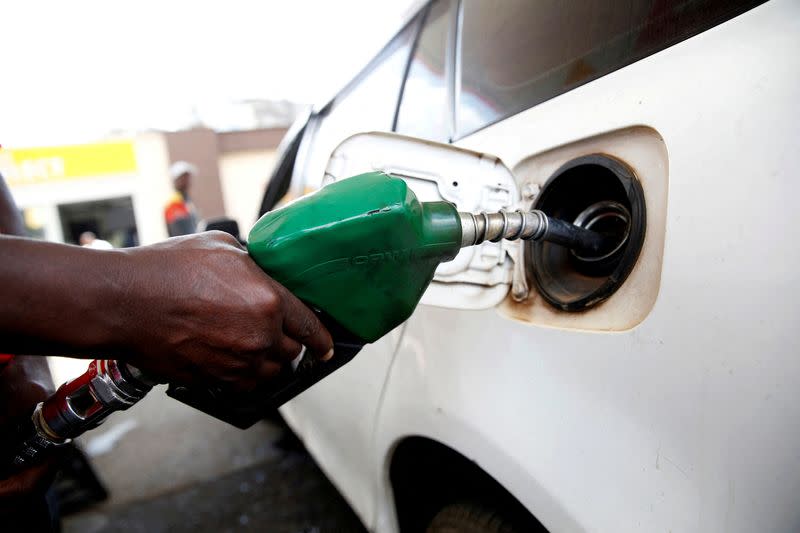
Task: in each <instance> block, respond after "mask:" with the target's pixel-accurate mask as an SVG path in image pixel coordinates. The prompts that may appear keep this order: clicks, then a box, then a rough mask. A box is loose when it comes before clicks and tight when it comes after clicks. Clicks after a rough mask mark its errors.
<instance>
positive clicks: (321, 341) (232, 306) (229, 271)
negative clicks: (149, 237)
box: [116, 232, 333, 390]
mask: <svg viewBox="0 0 800 533" xmlns="http://www.w3.org/2000/svg"><path fill="white" fill-rule="evenodd" d="M123 253H124V254H125V255H126V262H127V271H128V272H129V275H130V277H129V279H127V280H126V284H127V286H128V289H127V305H126V307H127V310H128V313H127V315H126V316H125V317H123V319H124V320H123V322H122V323H120V324H117V325H116V327H117V328H119V335H118V337H117V339H116V343H118V345H119V347H120V349H121V350H122V351H123V352H125V353H126V354H127V357H125V359H126V360H127V361H128V362H130V363H131V364H133V365H134V366H136V367H138V368H139V369H141V370H143V371H145V372H147V373H149V374H151V375H153V376H155V377H157V378H160V379H161V380H169V381H176V382H181V383H187V384H188V383H206V384H215V383H219V382H226V383H231V384H233V385H235V386H237V387H239V388H241V389H245V390H250V389H252V388H254V387H255V386H257V385H258V384H259V383H261V382H264V381H266V380H269V378H271V377H274V376H275V375H277V374H278V372H279V371H280V368H281V366H282V365H284V364H286V363H288V362H289V361H291V360H292V359H294V358H295V357H296V356H297V355H298V354H299V353H300V350H301V349H302V347H303V346H306V347H307V349H308V352H309V355H311V356H312V357H316V358H319V359H328V358H330V357H331V356H332V348H333V341H332V340H331V337H330V335H329V334H328V332H327V330H326V329H325V328H324V326H323V325H322V324H321V323H320V322H319V320H318V319H317V317H316V316H315V315H314V313H313V312H312V311H311V310H310V309H309V308H308V307H307V306H306V305H304V304H303V303H302V302H301V301H300V300H298V299H297V298H296V297H295V296H293V295H292V294H291V293H290V292H289V291H288V290H286V289H285V288H284V287H283V286H282V285H280V284H279V283H277V282H276V281H274V280H273V279H272V278H270V277H269V276H267V275H266V274H265V273H264V272H263V271H262V270H261V269H260V268H259V267H258V266H257V265H256V264H255V262H253V260H252V259H251V258H250V256H249V255H248V254H247V252H246V251H245V250H244V249H243V247H242V246H241V245H240V244H239V243H238V241H236V239H234V238H233V237H232V236H230V235H228V234H226V233H222V232H208V233H202V234H197V235H192V236H186V237H176V238H173V239H169V240H167V241H164V242H162V243H159V244H156V245H153V246H145V247H139V248H131V249H128V250H126V251H124V252H123Z"/></svg>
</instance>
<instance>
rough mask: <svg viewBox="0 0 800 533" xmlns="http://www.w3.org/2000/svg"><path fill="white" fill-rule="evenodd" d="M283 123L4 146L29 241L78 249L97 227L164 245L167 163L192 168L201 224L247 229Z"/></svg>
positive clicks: (112, 235)
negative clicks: (233, 223) (224, 221)
mask: <svg viewBox="0 0 800 533" xmlns="http://www.w3.org/2000/svg"><path fill="white" fill-rule="evenodd" d="M285 132H286V128H285V127H269V128H258V129H250V130H244V131H225V132H217V131H214V130H212V129H209V128H205V127H199V128H194V129H190V130H186V131H178V132H147V133H140V134H136V135H133V136H130V137H129V138H125V139H116V140H113V141H105V142H100V143H94V144H81V145H68V146H49V147H36V148H8V149H2V150H0V172H2V174H3V175H4V176H5V178H6V180H7V181H8V183H9V186H10V188H11V192H12V194H13V195H14V198H15V200H16V202H17V205H18V206H19V207H20V209H21V210H22V212H23V216H24V219H25V223H26V225H27V226H28V230H29V232H30V234H31V236H34V237H38V238H43V239H47V240H52V241H59V242H67V243H73V244H74V243H77V242H78V237H79V235H80V234H81V233H82V232H84V231H92V232H94V233H95V234H96V235H97V236H98V237H100V238H101V239H105V240H107V241H109V242H111V243H112V244H113V245H114V246H115V247H121V246H133V245H136V244H149V243H153V242H157V241H159V240H162V239H165V238H166V237H167V229H166V225H165V223H164V218H163V209H164V205H165V203H166V202H167V200H168V198H169V197H170V195H171V194H172V181H171V178H170V175H169V167H170V165H171V164H172V163H173V162H175V161H180V160H185V161H188V162H190V163H192V164H194V165H195V166H196V167H197V169H198V175H197V176H196V178H195V179H194V181H193V183H192V189H191V195H192V200H193V202H194V203H195V206H196V207H197V210H198V212H199V217H200V218H201V219H210V218H215V217H219V216H229V217H231V218H233V219H235V220H237V222H238V223H239V226H240V228H241V230H242V232H243V233H246V232H247V230H248V229H249V227H250V225H252V223H253V222H254V221H255V219H256V215H257V213H258V207H259V205H260V201H261V195H262V193H263V191H264V188H265V186H266V182H267V180H268V179H269V176H270V173H271V171H272V167H273V165H274V160H275V150H276V148H277V146H278V143H279V142H280V140H281V138H282V137H283V135H284V133H285Z"/></svg>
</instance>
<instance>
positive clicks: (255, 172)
mask: <svg viewBox="0 0 800 533" xmlns="http://www.w3.org/2000/svg"><path fill="white" fill-rule="evenodd" d="M275 160H276V152H275V150H248V151H243V152H229V153H226V154H223V155H222V156H221V157H220V159H219V167H220V182H221V185H222V196H223V199H224V202H225V213H226V215H227V216H229V217H230V218H233V219H234V220H236V221H237V222H238V223H239V230H240V231H241V233H242V236H243V237H247V233H248V232H249V231H250V227H251V226H252V225H253V223H255V221H256V215H257V214H258V208H259V206H260V205H261V199H262V197H263V195H264V190H265V189H266V186H267V182H268V181H269V177H270V175H271V174H272V169H273V167H274V166H275Z"/></svg>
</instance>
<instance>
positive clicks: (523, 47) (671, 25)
mask: <svg viewBox="0 0 800 533" xmlns="http://www.w3.org/2000/svg"><path fill="white" fill-rule="evenodd" d="M760 3H763V0H761V1H753V0H682V1H680V2H669V1H665V0H629V1H627V2H609V1H608V0H585V1H582V2H563V1H560V0H540V1H537V2H531V1H530V0H463V13H462V20H463V25H462V33H461V36H460V41H461V49H460V53H459V54H458V55H459V57H460V67H461V78H460V81H459V83H457V89H456V91H457V93H458V94H457V102H458V105H457V108H456V124H457V128H456V130H457V137H463V136H464V135H467V134H469V133H471V132H473V131H475V130H477V129H480V128H482V127H484V126H486V125H488V124H491V123H493V122H496V121H498V120H500V119H502V118H505V117H508V116H510V115H513V114H515V113H518V112H520V111H522V110H524V109H527V108H529V107H532V106H534V105H536V104H539V103H541V102H543V101H545V100H548V99H550V98H552V97H554V96H557V95H559V94H562V93H564V92H566V91H569V90H571V89H574V88H575V87H578V86H579V85H582V84H584V83H587V82H589V81H591V80H594V79H596V78H599V77H600V76H604V75H606V74H608V73H609V72H612V71H614V70H617V69H619V68H621V67H623V66H625V65H628V64H630V63H632V62H634V61H637V60H639V59H641V58H643V57H646V56H648V55H651V54H654V53H655V52H658V51H659V50H663V49H664V48H666V47H668V46H671V45H673V44H675V43H677V42H679V41H681V40H684V39H687V38H689V37H691V36H693V35H696V34H697V33H700V32H702V31H705V30H707V29H708V28H711V27H713V26H715V25H717V24H720V23H721V22H724V21H725V20H728V19H730V18H732V17H734V16H736V15H738V14H740V13H742V12H744V11H746V10H747V9H750V8H752V7H754V6H755V5H758V4H760ZM679 75H680V73H676V76H679Z"/></svg>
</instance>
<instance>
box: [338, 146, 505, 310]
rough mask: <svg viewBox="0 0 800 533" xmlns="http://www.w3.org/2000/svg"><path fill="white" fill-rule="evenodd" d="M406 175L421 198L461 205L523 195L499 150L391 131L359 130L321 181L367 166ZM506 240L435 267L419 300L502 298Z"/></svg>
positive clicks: (461, 302)
mask: <svg viewBox="0 0 800 533" xmlns="http://www.w3.org/2000/svg"><path fill="white" fill-rule="evenodd" d="M371 171H382V172H386V173H387V174H392V175H394V176H397V177H400V178H403V179H404V180H405V181H406V182H407V183H408V185H409V187H411V189H412V190H413V191H414V193H415V194H416V195H417V198H419V200H420V201H422V202H431V201H440V200H445V201H447V202H451V203H453V204H455V205H456V207H457V208H458V210H459V211H469V212H473V213H475V212H481V211H490V212H491V211H498V210H500V209H511V208H512V206H515V205H516V204H517V203H518V201H519V194H518V190H517V185H516V182H515V180H514V176H513V174H512V173H511V171H510V170H509V169H508V168H507V167H506V166H505V165H504V164H503V162H502V161H501V160H500V159H498V158H497V157H495V156H492V155H488V154H482V153H479V152H473V151H471V150H465V149H463V148H457V147H455V146H452V145H448V144H440V143H435V142H431V141H425V140H422V139H416V138H413V137H406V136H402V135H397V134H393V133H383V132H371V133H359V134H357V135H354V136H352V137H350V138H348V139H346V140H345V141H343V142H342V143H341V144H340V145H339V146H338V147H337V148H336V149H335V150H334V151H333V153H332V154H331V157H330V160H329V161H328V166H327V168H326V170H325V179H324V180H323V185H325V184H328V183H332V182H334V181H337V180H340V179H346V178H348V177H350V176H355V175H358V174H362V173H364V172H371ZM512 266H513V265H512V261H511V257H510V256H509V252H508V246H507V245H504V244H503V243H493V242H485V243H483V244H481V245H479V246H471V247H468V248H463V249H462V250H461V251H460V252H459V254H458V255H457V256H456V258H455V259H454V260H453V261H450V262H447V263H442V264H441V265H439V268H438V269H437V270H436V274H435V275H434V278H433V282H432V283H431V285H430V286H429V288H428V290H427V291H426V293H425V295H424V296H423V297H422V300H421V303H423V304H427V305H436V306H440V307H450V308H459V309H485V308H489V307H493V306H495V305H497V304H499V303H500V302H501V301H502V300H503V299H504V298H505V296H506V294H507V293H508V291H509V288H510V286H511V281H512Z"/></svg>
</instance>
